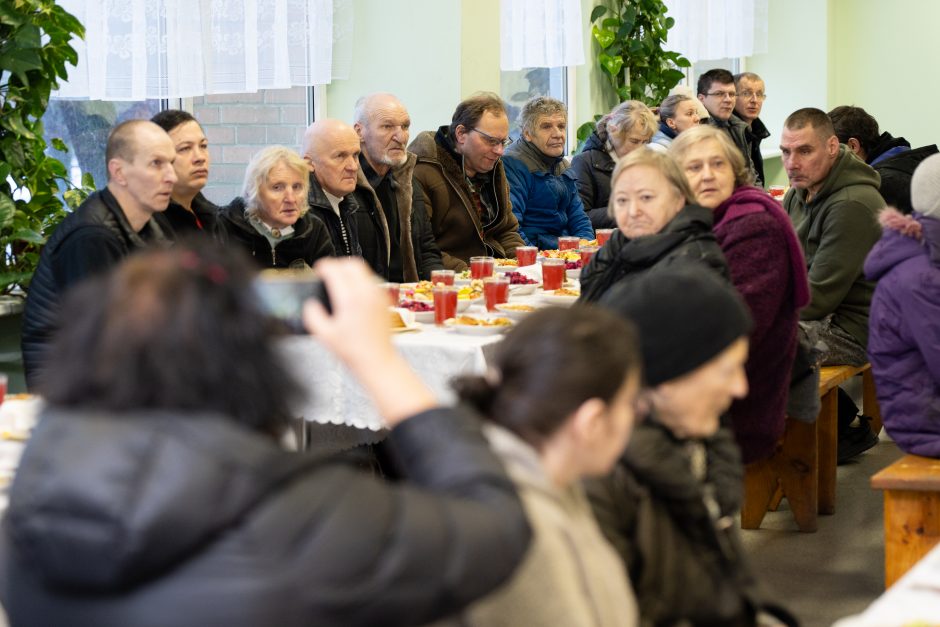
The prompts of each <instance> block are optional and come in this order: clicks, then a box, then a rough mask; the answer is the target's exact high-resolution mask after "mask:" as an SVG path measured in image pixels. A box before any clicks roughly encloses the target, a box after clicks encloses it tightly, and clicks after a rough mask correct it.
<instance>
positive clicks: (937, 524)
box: [871, 455, 940, 588]
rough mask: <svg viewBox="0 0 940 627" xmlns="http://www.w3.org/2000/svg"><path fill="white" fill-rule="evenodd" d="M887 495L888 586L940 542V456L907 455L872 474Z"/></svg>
mask: <svg viewBox="0 0 940 627" xmlns="http://www.w3.org/2000/svg"><path fill="white" fill-rule="evenodd" d="M871 487H872V488H875V489H877V490H884V491H885V495H884V499H885V523H884V524H885V587H886V588H888V587H891V584H893V583H894V582H895V581H897V580H898V579H899V578H900V577H901V575H903V574H904V573H906V572H907V571H908V569H910V568H911V566H913V565H914V564H915V563H917V562H918V560H920V558H922V557H923V556H924V555H926V554H927V552H929V551H930V549H931V548H933V547H934V545H936V544H937V543H938V542H940V460H937V459H931V458H929V457H920V456H918V455H907V456H905V457H902V458H901V459H899V460H898V461H896V462H894V463H893V464H891V465H890V466H888V467H887V468H885V469H884V470H882V471H881V472H879V473H878V474H876V475H875V476H874V477H872V478H871Z"/></svg>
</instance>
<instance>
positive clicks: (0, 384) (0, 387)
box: [0, 374, 7, 405]
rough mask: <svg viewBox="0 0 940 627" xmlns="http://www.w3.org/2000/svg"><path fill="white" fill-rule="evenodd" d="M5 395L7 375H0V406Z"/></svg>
mask: <svg viewBox="0 0 940 627" xmlns="http://www.w3.org/2000/svg"><path fill="white" fill-rule="evenodd" d="M6 395H7V375H5V374H0V405H2V404H3V399H4V398H6Z"/></svg>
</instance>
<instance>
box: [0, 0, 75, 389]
mask: <svg viewBox="0 0 940 627" xmlns="http://www.w3.org/2000/svg"><path fill="white" fill-rule="evenodd" d="M84 34H85V29H84V27H83V26H82V25H81V23H79V21H78V20H77V19H75V17H73V16H72V15H70V14H69V13H67V12H66V11H65V10H64V9H62V7H59V6H56V4H55V2H54V1H53V0H4V1H3V2H0V252H2V256H0V259H2V265H0V295H5V296H4V299H3V300H0V368H2V369H3V370H6V371H10V370H16V369H17V368H19V359H20V357H19V319H18V316H17V315H16V314H18V313H19V312H20V311H21V310H22V300H23V294H24V293H25V290H26V289H27V288H28V286H29V280H30V278H32V276H33V271H34V270H35V269H36V265H37V263H38V262H39V252H40V249H41V247H42V245H43V244H44V243H45V242H46V238H47V237H48V236H49V234H51V233H52V231H53V230H54V229H55V227H56V226H57V225H58V224H59V222H61V221H62V219H63V218H64V217H65V215H66V213H67V208H66V206H65V204H68V205H70V206H73V207H74V206H77V205H78V204H79V203H81V201H82V200H84V198H85V197H86V196H87V195H88V192H89V191H90V190H91V188H92V186H93V182H92V181H91V179H90V178H87V179H84V180H83V181H82V185H81V187H78V188H76V187H74V186H73V185H72V184H71V183H70V181H69V178H68V172H67V170H66V168H65V166H64V165H63V164H62V163H61V162H60V161H58V160H57V159H55V158H53V157H50V156H48V155H47V154H46V148H47V145H46V141H45V140H44V139H43V124H42V116H43V113H44V112H45V110H46V106H47V105H48V104H49V95H50V93H51V92H52V90H53V89H56V88H58V80H59V79H65V78H67V76H68V72H67V70H66V65H67V64H72V65H75V63H76V62H77V61H78V54H77V53H76V52H75V49H74V48H72V46H71V45H70V42H71V40H72V37H73V36H78V37H83V36H84ZM52 144H53V146H54V147H55V148H56V149H58V150H66V147H65V144H64V143H63V142H62V141H61V140H58V139H53V140H52ZM63 200H64V201H65V204H64V203H63ZM4 314H6V315H4ZM10 314H13V315H12V316H11V315H10ZM17 387H18V386H17V385H16V383H15V382H14V380H11V383H10V388H11V390H14V391H15V388H17Z"/></svg>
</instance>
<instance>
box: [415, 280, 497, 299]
mask: <svg viewBox="0 0 940 627" xmlns="http://www.w3.org/2000/svg"><path fill="white" fill-rule="evenodd" d="M433 287H434V285H433V284H432V283H431V282H430V281H419V282H418V283H415V284H414V286H408V287H403V288H402V290H401V293H402V297H403V298H404V299H406V300H423V301H429V302H430V301H432V300H434V295H433V294H432V292H431V290H432V289H433ZM457 298H458V299H461V300H466V299H468V298H469V299H470V300H473V299H476V298H483V281H480V280H475V281H470V283H469V284H468V285H463V286H461V287H460V289H459V290H458V291H457Z"/></svg>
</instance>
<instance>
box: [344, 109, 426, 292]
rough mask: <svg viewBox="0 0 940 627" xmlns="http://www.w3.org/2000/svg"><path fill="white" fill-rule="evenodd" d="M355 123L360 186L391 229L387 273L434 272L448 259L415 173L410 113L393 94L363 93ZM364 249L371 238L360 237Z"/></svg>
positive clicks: (411, 276) (413, 276) (396, 277)
mask: <svg viewBox="0 0 940 627" xmlns="http://www.w3.org/2000/svg"><path fill="white" fill-rule="evenodd" d="M353 118H354V120H355V123H354V124H353V128H355V129H356V133H358V134H359V141H360V146H361V148H362V152H361V154H360V155H359V187H358V189H357V191H356V194H357V196H362V195H366V196H369V198H367V199H365V200H364V201H363V203H361V204H375V205H377V206H378V207H379V209H380V210H381V211H382V213H383V214H384V216H385V222H386V224H387V225H388V234H389V238H388V241H389V246H390V248H389V265H388V274H387V279H388V280H389V281H394V282H398V283H401V282H412V281H418V280H427V279H430V278H431V271H432V270H442V269H443V268H444V262H443V261H442V260H441V252H440V250H439V249H438V247H437V243H436V242H435V241H434V233H433V232H432V231H431V222H430V220H429V219H428V214H427V209H425V207H424V201H423V200H422V192H421V185H420V183H418V182H417V181H416V180H415V179H414V169H415V163H416V161H417V157H415V155H414V154H412V153H410V152H408V150H407V148H406V147H407V146H408V137H409V135H410V132H411V116H409V115H408V110H407V109H406V108H405V105H403V104H402V103H401V101H400V100H399V99H398V98H396V97H395V96H394V95H392V94H388V93H376V94H370V95H368V96H363V97H362V98H360V99H359V101H358V102H357V103H356V108H355V112H354V114H353ZM359 241H360V243H361V244H362V248H363V255H364V256H367V255H368V253H367V252H366V249H367V247H368V246H369V243H368V242H367V241H366V240H364V239H363V238H362V237H360V240H359Z"/></svg>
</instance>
